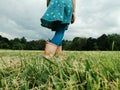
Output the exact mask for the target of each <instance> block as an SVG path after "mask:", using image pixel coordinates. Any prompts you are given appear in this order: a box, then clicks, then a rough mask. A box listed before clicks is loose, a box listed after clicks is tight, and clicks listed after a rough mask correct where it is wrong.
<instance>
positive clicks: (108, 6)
mask: <svg viewBox="0 0 120 90" xmlns="http://www.w3.org/2000/svg"><path fill="white" fill-rule="evenodd" d="M76 1H77V10H76V22H75V23H74V24H72V25H70V27H69V30H67V31H66V32H65V36H64V39H68V40H72V39H73V38H74V37H94V38H97V37H99V36H100V35H102V34H104V33H105V34H112V33H118V34H120V0H76ZM45 10H46V0H0V35H2V36H4V37H8V38H9V39H13V38H16V37H19V38H21V37H23V36H24V37H25V38H27V39H28V40H38V39H51V38H52V36H53V34H54V32H51V30H49V29H46V28H44V27H41V26H40V18H41V16H42V15H43V14H44V12H45Z"/></svg>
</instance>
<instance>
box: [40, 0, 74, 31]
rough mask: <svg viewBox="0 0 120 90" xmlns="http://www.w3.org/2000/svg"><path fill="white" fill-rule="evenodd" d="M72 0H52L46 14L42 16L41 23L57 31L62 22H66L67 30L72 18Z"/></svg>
mask: <svg viewBox="0 0 120 90" xmlns="http://www.w3.org/2000/svg"><path fill="white" fill-rule="evenodd" d="M72 11H73V7H72V0H50V3H49V5H48V8H47V10H46V12H45V14H44V15H43V16H42V18H41V25H42V26H44V27H47V28H50V29H52V30H53V31H55V28H56V27H57V26H58V25H60V24H66V25H67V26H66V30H67V29H68V25H69V24H70V22H71V18H72Z"/></svg>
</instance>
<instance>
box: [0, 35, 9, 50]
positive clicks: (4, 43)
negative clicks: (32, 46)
mask: <svg viewBox="0 0 120 90" xmlns="http://www.w3.org/2000/svg"><path fill="white" fill-rule="evenodd" d="M9 43H10V42H9V40H8V39H7V38H5V37H2V36H1V35H0V49H9V48H10V47H9Z"/></svg>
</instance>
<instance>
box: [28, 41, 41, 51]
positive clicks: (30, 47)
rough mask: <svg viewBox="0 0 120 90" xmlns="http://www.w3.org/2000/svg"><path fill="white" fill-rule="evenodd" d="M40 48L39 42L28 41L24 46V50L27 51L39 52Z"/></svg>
mask: <svg viewBox="0 0 120 90" xmlns="http://www.w3.org/2000/svg"><path fill="white" fill-rule="evenodd" d="M39 48H40V42H39V41H38V40H37V41H35V40H32V41H29V42H27V44H26V49H27V50H39Z"/></svg>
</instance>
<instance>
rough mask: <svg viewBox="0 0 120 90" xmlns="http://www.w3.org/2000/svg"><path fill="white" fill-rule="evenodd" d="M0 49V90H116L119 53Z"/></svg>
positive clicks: (119, 86) (118, 87)
mask: <svg viewBox="0 0 120 90" xmlns="http://www.w3.org/2000/svg"><path fill="white" fill-rule="evenodd" d="M63 53H64V54H63V56H61V57H59V56H58V55H56V56H55V57H54V58H52V59H45V58H43V57H42V55H43V51H22V50H20V51H19V50H18V51H17V50H0V90H120V52H119V51H64V52H63Z"/></svg>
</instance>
